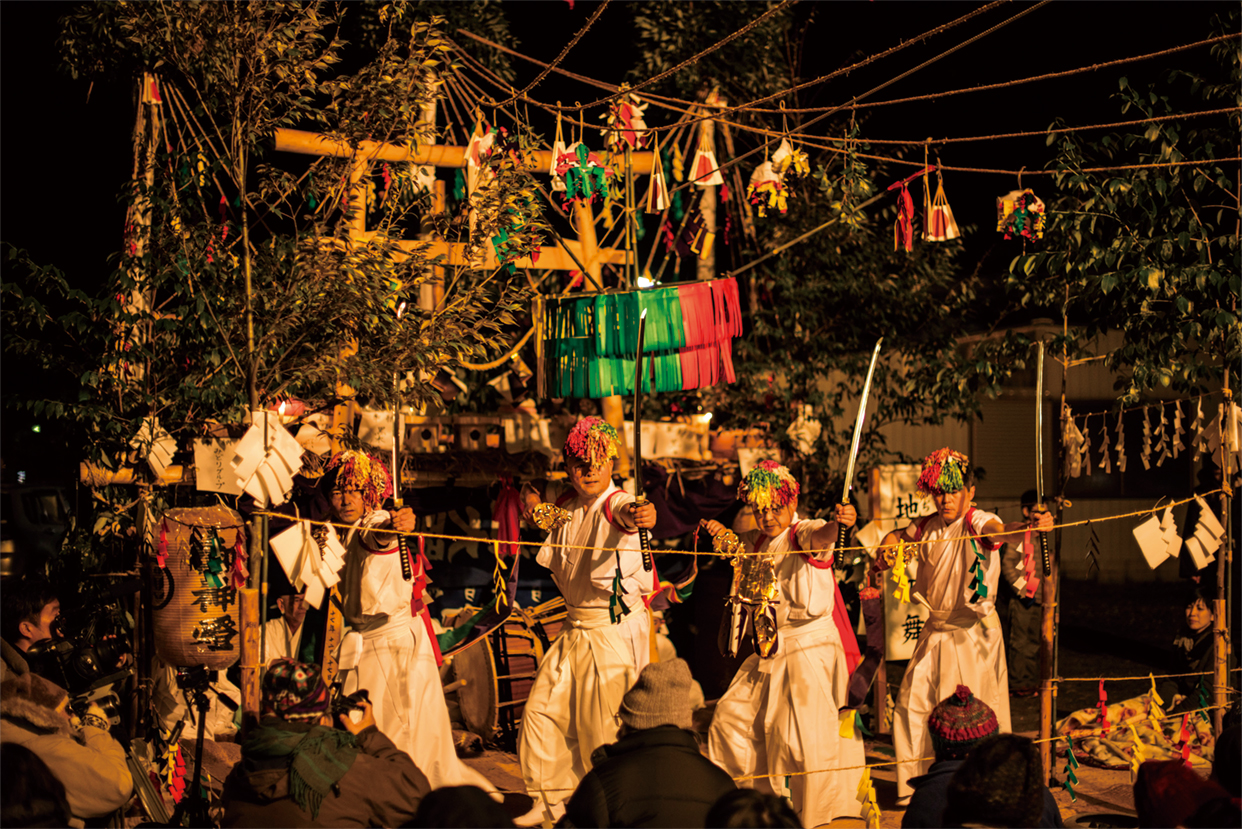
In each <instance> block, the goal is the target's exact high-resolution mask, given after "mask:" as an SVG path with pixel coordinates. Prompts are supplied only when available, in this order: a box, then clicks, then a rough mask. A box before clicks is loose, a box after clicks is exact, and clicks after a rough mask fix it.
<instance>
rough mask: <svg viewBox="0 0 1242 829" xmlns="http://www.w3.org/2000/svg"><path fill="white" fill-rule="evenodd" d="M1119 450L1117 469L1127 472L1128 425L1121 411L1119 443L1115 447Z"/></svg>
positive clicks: (1118, 424)
mask: <svg viewBox="0 0 1242 829" xmlns="http://www.w3.org/2000/svg"><path fill="white" fill-rule="evenodd" d="M1113 448H1114V449H1116V450H1117V469H1118V470H1119V471H1120V472H1121V473H1122V474H1125V471H1126V426H1125V422H1124V421H1123V420H1122V419H1121V412H1117V445H1116V446H1115V447H1113Z"/></svg>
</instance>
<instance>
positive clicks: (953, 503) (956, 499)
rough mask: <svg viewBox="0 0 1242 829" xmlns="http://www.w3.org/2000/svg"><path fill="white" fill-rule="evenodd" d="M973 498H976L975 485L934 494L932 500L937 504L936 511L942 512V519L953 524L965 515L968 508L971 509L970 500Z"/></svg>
mask: <svg viewBox="0 0 1242 829" xmlns="http://www.w3.org/2000/svg"><path fill="white" fill-rule="evenodd" d="M973 500H975V488H974V487H973V486H968V487H966V488H965V489H959V490H958V491H957V492H949V493H946V494H939V495H935V494H934V495H932V501H933V502H935V504H936V512H938V513H940V518H941V520H943V521H944V522H945V523H946V524H952V523H953V522H954V521H956V520H957V519H959V518H961V517H962V516H963V515H965V514H966V510H968V509H970V502H971V501H973Z"/></svg>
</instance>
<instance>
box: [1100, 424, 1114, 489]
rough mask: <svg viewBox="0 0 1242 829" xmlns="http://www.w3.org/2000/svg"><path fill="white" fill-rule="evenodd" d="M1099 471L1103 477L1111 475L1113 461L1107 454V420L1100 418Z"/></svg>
mask: <svg viewBox="0 0 1242 829" xmlns="http://www.w3.org/2000/svg"><path fill="white" fill-rule="evenodd" d="M1100 469H1102V470H1104V474H1105V475H1111V474H1113V460H1112V458H1111V457H1110V456H1109V454H1108V419H1107V418H1106V417H1100Z"/></svg>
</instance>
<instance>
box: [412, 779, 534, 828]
mask: <svg viewBox="0 0 1242 829" xmlns="http://www.w3.org/2000/svg"><path fill="white" fill-rule="evenodd" d="M405 825H406V827H407V828H408V829H435V827H445V829H489V827H493V829H513V820H512V819H510V817H509V814H508V813H507V812H506V811H505V809H504V807H503V806H501V805H500V804H499V803H497V802H496V801H495V800H493V799H492V797H491V795H489V794H488V793H487V792H485V791H483V790H482V789H480V788H479V787H478V786H445V787H443V788H440V789H436V790H435V791H434V792H431V793H430V794H428V795H427V796H426V797H424V798H423V802H422V803H420V804H418V811H417V812H415V813H414V818H413V819H412V820H411V821H410V822H409V823H407V824H405Z"/></svg>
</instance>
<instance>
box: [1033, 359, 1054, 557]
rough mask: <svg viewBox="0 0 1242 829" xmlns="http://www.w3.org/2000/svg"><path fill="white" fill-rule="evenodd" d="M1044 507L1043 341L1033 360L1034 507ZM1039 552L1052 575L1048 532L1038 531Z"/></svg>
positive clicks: (1041, 508) (1040, 508)
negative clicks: (1037, 354) (1037, 355)
mask: <svg viewBox="0 0 1242 829" xmlns="http://www.w3.org/2000/svg"><path fill="white" fill-rule="evenodd" d="M1043 508H1044V343H1043V340H1040V342H1039V357H1038V359H1037V360H1036V361H1035V509H1036V511H1042V510H1043ZM1038 535H1039V552H1040V555H1041V556H1042V557H1043V564H1044V576H1045V577H1048V576H1051V575H1052V557H1051V556H1049V554H1048V533H1039V534H1038Z"/></svg>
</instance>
